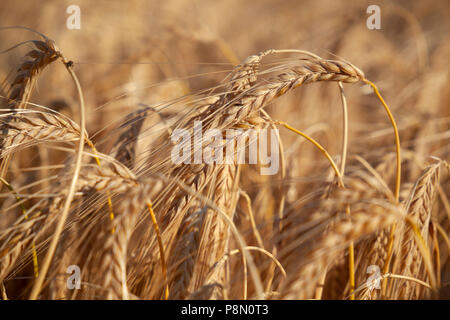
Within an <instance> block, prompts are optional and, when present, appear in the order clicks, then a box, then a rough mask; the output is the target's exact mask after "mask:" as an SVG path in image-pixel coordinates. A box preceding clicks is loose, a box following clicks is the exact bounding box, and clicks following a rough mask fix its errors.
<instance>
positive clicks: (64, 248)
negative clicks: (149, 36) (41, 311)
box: [0, 35, 450, 299]
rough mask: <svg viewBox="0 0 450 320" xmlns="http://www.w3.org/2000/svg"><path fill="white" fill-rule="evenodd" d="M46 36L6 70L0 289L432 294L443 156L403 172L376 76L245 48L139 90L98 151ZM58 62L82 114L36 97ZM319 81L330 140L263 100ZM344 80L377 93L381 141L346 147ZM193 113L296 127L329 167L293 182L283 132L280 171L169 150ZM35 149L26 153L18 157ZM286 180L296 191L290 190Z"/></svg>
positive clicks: (441, 259)
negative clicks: (328, 112)
mask: <svg viewBox="0 0 450 320" xmlns="http://www.w3.org/2000/svg"><path fill="white" fill-rule="evenodd" d="M40 37H41V39H40V40H34V41H27V42H26V43H22V44H20V45H28V46H32V47H33V48H32V49H31V50H30V51H29V52H28V53H27V54H26V57H25V58H24V60H23V63H22V64H21V65H20V66H19V67H18V68H15V69H14V70H13V72H12V73H11V74H10V76H9V77H8V80H7V82H5V83H3V92H2V100H4V102H5V103H3V106H4V108H3V109H2V110H1V111H2V113H1V115H0V118H1V122H0V126H1V144H0V159H1V184H2V193H1V195H2V198H1V201H0V205H1V211H0V219H1V224H0V225H1V229H0V287H1V297H2V298H3V299H8V298H10V299H11V298H16V299H28V298H30V299H255V298H262V299H330V298H331V299H428V298H431V299H433V298H438V297H439V295H440V292H441V290H442V288H444V287H445V286H446V285H447V284H446V283H445V282H444V281H442V280H441V274H442V270H443V269H444V266H445V265H446V262H447V261H448V253H449V246H450V241H449V238H448V230H449V220H448V219H449V217H450V205H449V200H448V190H449V189H448V187H449V184H448V169H449V165H448V163H447V162H446V161H445V160H444V159H439V158H430V159H429V162H428V164H424V166H423V172H422V173H421V174H420V176H419V178H418V179H414V180H415V181H414V180H411V181H407V180H408V178H410V177H411V176H412V175H411V174H409V170H410V167H411V166H410V162H412V161H414V156H413V155H411V153H408V152H407V150H406V151H404V150H402V149H401V146H400V140H399V134H398V128H397V126H396V122H395V119H394V116H393V115H392V114H391V112H390V110H389V107H388V106H387V104H386V103H385V102H384V100H383V98H382V97H381V95H380V93H379V92H378V90H377V88H376V86H375V85H374V84H373V83H372V82H370V81H369V80H368V79H366V77H365V76H364V73H363V72H362V71H361V70H359V69H358V68H357V67H355V66H353V65H352V64H351V63H349V62H347V61H342V60H327V59H323V58H321V57H319V56H317V55H314V54H312V53H309V52H305V51H300V50H268V51H265V52H262V53H260V54H257V55H252V56H250V57H248V58H247V59H246V60H244V61H243V62H242V63H241V64H239V65H237V66H236V67H234V69H233V70H232V71H231V73H230V74H229V75H228V76H227V77H225V79H224V80H223V81H222V82H221V83H218V84H217V86H215V87H213V88H205V90H203V91H201V92H197V93H195V94H194V93H191V94H188V95H186V96H183V97H180V98H178V99H175V100H172V101H169V102H164V103H161V104H158V105H155V106H151V107H150V106H143V105H142V104H141V105H140V106H139V107H138V108H139V109H137V111H135V112H133V113H132V114H130V115H129V116H128V117H127V118H126V119H125V120H123V119H122V120H121V121H120V125H119V126H117V130H119V131H120V132H121V134H120V135H118V138H117V140H116V141H115V142H114V143H113V147H112V148H110V150H102V149H100V148H98V150H97V148H96V146H95V144H94V142H93V140H92V139H91V138H90V137H89V135H88V132H87V130H86V120H87V119H86V113H85V106H84V99H83V89H82V88H81V86H80V84H79V82H78V80H77V77H76V75H75V72H74V69H76V65H75V66H74V65H73V63H72V62H70V61H69V60H68V59H66V58H65V57H64V56H63V54H62V53H61V51H60V50H59V49H58V48H57V47H56V45H55V44H54V42H53V41H52V40H50V39H48V38H47V37H45V36H44V35H40ZM12 49H14V48H12ZM269 57H270V58H271V59H272V60H271V61H272V62H271V63H270V64H263V63H262V62H263V60H264V59H268V58H269ZM287 57H289V58H287ZM58 63H60V65H62V66H63V67H65V68H66V69H67V72H68V77H69V76H70V77H71V78H72V79H73V83H74V87H75V89H76V90H77V92H78V96H79V103H78V104H77V105H75V106H74V109H73V110H72V117H78V118H77V120H76V121H75V120H72V119H71V118H69V116H68V115H64V114H62V113H59V112H56V111H54V110H52V109H50V108H46V107H44V106H40V105H37V104H33V103H31V102H30V96H31V93H32V91H33V88H34V85H35V83H36V81H37V79H38V78H39V76H40V74H41V72H42V71H43V70H44V69H45V68H47V67H48V66H49V65H50V64H58ZM328 81H332V82H334V83H336V85H337V86H338V89H339V92H340V94H341V106H340V107H336V110H335V112H336V113H340V114H341V115H342V119H343V121H342V139H339V141H335V142H334V143H336V144H338V145H339V146H340V149H341V153H340V154H336V155H330V153H329V152H328V151H327V150H326V149H325V148H324V147H323V146H321V144H320V143H319V142H318V141H316V140H314V139H313V138H312V137H310V136H309V135H307V134H306V133H304V132H302V131H300V130H298V129H296V128H293V127H292V126H291V125H289V124H288V123H287V122H289V121H288V120H289V119H280V120H278V119H276V120H275V119H272V118H271V117H270V115H269V113H268V112H267V111H266V110H265V109H267V108H266V107H267V106H269V105H270V104H271V103H273V102H274V101H275V100H276V99H278V98H280V97H281V96H284V95H288V94H289V93H290V92H292V91H294V90H295V89H297V88H299V87H303V86H306V85H314V83H316V82H328ZM344 83H345V84H347V83H348V84H349V85H363V86H366V87H367V88H372V89H373V93H374V94H375V95H376V96H377V97H378V98H379V100H380V108H384V111H383V112H385V114H386V122H387V123H390V124H391V125H392V138H390V139H386V140H387V141H386V143H387V144H390V145H391V146H390V147H389V149H390V151H389V153H387V154H382V155H380V154H377V156H376V157H374V156H373V154H374V153H373V152H369V151H372V150H367V154H365V153H364V151H361V152H359V153H358V154H352V153H348V152H347V149H348V146H349V145H351V141H348V138H347V137H348V134H347V133H348V130H349V126H351V125H352V123H348V114H347V113H348V109H347V99H346V97H345V93H344V85H343V84H344ZM84 90H85V91H86V90H88V89H86V88H84ZM303 90H307V89H303ZM175 106H178V107H175ZM169 107H171V108H172V109H175V110H177V112H172V113H169V112H165V110H168V109H169ZM279 107H280V108H281V107H282V104H281V105H279ZM304 116H305V117H307V116H308V115H307V114H305V115H304ZM282 120H284V121H282ZM196 121H201V122H202V124H203V128H204V130H206V129H212V128H214V129H219V130H222V131H223V132H225V131H226V129H233V128H235V129H236V128H241V129H242V128H252V129H255V130H260V129H265V128H272V129H275V128H279V129H280V130H286V131H287V130H290V131H291V132H292V134H294V133H295V134H298V139H305V140H304V141H305V142H306V143H312V145H314V147H315V148H316V149H317V152H320V153H319V154H320V155H321V157H323V159H324V161H323V162H321V163H318V164H317V168H318V169H317V170H318V172H317V176H318V177H322V178H321V179H316V180H312V181H308V187H307V188H304V189H303V190H301V192H300V191H299V190H292V188H294V187H292V186H291V185H289V184H286V183H284V182H285V180H284V179H285V176H286V172H287V171H288V170H289V169H290V168H289V166H290V163H292V161H295V163H297V164H298V165H301V164H302V161H304V160H303V158H302V154H295V155H294V157H293V158H292V159H285V153H283V141H282V139H281V138H280V136H279V135H278V139H279V144H278V146H279V148H280V151H281V152H280V154H281V167H280V170H279V173H277V174H276V175H275V176H274V177H264V176H258V172H259V170H258V168H260V167H261V166H262V164H256V165H242V164H238V163H226V164H217V163H212V164H206V163H200V164H199V163H197V164H184V163H182V164H175V163H174V162H173V161H172V160H171V150H172V148H173V146H174V144H173V142H172V141H171V133H172V132H173V130H174V129H179V128H183V129H186V130H193V125H194V122H196ZM148 122H150V125H149V124H148ZM146 123H147V125H145V124H146ZM277 132H278V131H277ZM223 139H224V141H223V142H224V143H227V142H226V141H225V140H226V137H225V135H224V138H223ZM202 143H203V146H205V145H207V144H208V143H210V142H208V141H203V142H202ZM228 143H230V142H228ZM193 147H195V146H193ZM105 149H106V148H105ZM347 153H348V154H347ZM30 154H33V157H34V158H33V159H35V161H34V162H33V164H34V165H33V166H31V167H23V165H22V164H23V163H29V162H26V161H22V160H23V159H24V157H29V156H30ZM49 158H51V159H57V160H58V162H57V163H55V161H53V162H51V164H50V162H49V161H48V159H49ZM346 159H348V161H346ZM59 160H60V161H59ZM346 162H348V163H346ZM319 170H320V172H319ZM267 179H271V180H270V181H271V183H270V187H268V188H267V185H266V184H264V183H263V182H264V181H267ZM249 181H250V182H251V183H248V182H249ZM258 183H261V184H260V185H263V186H264V187H260V188H259V187H258ZM289 192H294V194H296V195H297V196H296V200H295V201H294V202H292V201H286V194H287V193H289ZM268 208H270V209H268ZM69 266H76V267H78V268H79V271H80V283H79V288H75V289H74V288H73V287H70V286H68V278H69V276H71V274H70V273H67V269H68V267H69ZM72 280H73V279H72Z"/></svg>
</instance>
